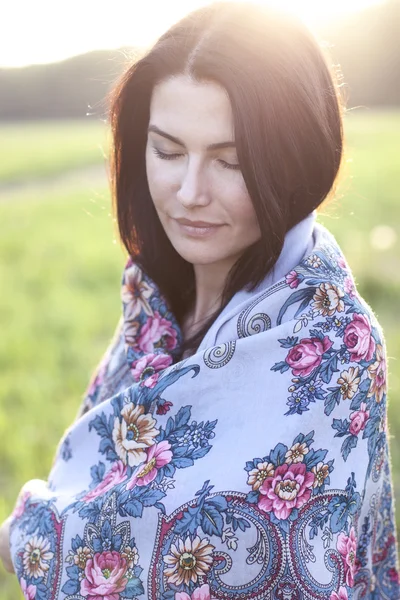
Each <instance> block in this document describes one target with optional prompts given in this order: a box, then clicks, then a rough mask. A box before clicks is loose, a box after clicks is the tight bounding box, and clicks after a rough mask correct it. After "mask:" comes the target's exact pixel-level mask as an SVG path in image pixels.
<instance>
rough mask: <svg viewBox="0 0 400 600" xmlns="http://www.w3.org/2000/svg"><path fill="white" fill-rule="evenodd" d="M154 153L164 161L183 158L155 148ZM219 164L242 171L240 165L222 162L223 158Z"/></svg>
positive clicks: (225, 167)
mask: <svg viewBox="0 0 400 600" xmlns="http://www.w3.org/2000/svg"><path fill="white" fill-rule="evenodd" d="M153 151H154V153H155V154H156V155H157V156H158V158H161V159H162V160H174V159H176V158H179V157H180V156H183V154H177V153H174V154H167V153H165V152H161V150H158V148H154V147H153ZM218 162H219V163H220V165H221V166H222V167H223V168H224V169H234V170H239V169H240V165H237V164H231V163H228V162H226V161H225V160H222V159H221V158H219V159H218Z"/></svg>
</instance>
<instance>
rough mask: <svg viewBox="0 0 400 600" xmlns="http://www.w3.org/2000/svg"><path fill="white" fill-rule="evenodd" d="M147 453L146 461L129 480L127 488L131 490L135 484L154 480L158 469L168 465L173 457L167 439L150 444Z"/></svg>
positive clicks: (145, 483) (143, 483) (144, 483)
mask: <svg viewBox="0 0 400 600" xmlns="http://www.w3.org/2000/svg"><path fill="white" fill-rule="evenodd" d="M146 453H147V460H146V462H145V463H144V465H141V466H140V467H139V470H138V472H137V473H136V475H135V476H134V477H132V479H131V480H130V481H129V482H128V485H127V486H126V489H127V490H131V489H132V488H133V487H135V485H139V486H140V485H147V484H148V483H150V482H151V481H153V479H155V478H156V475H157V471H158V469H161V467H164V466H165V465H167V464H168V463H169V462H171V459H172V452H171V445H170V443H169V442H167V440H164V441H163V442H160V443H159V444H154V445H153V446H150V448H148V449H147V450H146Z"/></svg>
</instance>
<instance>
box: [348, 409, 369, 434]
mask: <svg viewBox="0 0 400 600" xmlns="http://www.w3.org/2000/svg"><path fill="white" fill-rule="evenodd" d="M368 418H369V410H367V405H366V403H365V402H361V405H360V410H356V411H354V412H352V413H350V433H352V434H353V435H358V434H359V433H360V431H362V430H363V429H364V428H365V424H366V422H367V421H368Z"/></svg>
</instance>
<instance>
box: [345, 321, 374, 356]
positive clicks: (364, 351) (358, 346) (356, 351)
mask: <svg viewBox="0 0 400 600" xmlns="http://www.w3.org/2000/svg"><path fill="white" fill-rule="evenodd" d="M343 341H344V343H345V344H346V346H347V350H348V351H349V352H350V353H351V355H352V359H353V360H355V361H357V362H359V361H360V360H371V358H372V356H373V354H374V352H375V340H374V338H373V337H372V336H371V324H370V322H369V320H368V317H366V316H365V315H361V314H359V313H354V315H353V320H352V322H351V323H349V324H348V325H347V327H346V329H345V330H344V337H343Z"/></svg>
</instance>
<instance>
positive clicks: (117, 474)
mask: <svg viewBox="0 0 400 600" xmlns="http://www.w3.org/2000/svg"><path fill="white" fill-rule="evenodd" d="M125 479H126V465H124V463H123V462H122V461H121V460H118V461H117V462H115V463H114V464H113V466H112V467H111V469H110V470H109V471H108V473H107V474H106V476H105V477H104V479H103V481H101V482H100V483H99V484H98V485H97V486H96V487H95V488H94V489H93V490H90V491H89V492H88V493H87V494H86V496H85V497H84V498H82V500H83V501H84V502H90V501H91V500H94V499H95V498H97V496H100V495H101V494H104V492H108V490H110V489H111V488H113V487H114V486H115V485H117V484H118V483H122V482H123V481H124V480H125Z"/></svg>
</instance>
